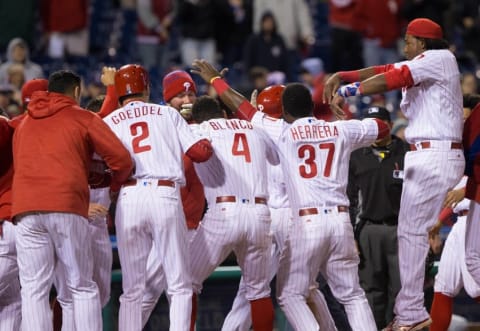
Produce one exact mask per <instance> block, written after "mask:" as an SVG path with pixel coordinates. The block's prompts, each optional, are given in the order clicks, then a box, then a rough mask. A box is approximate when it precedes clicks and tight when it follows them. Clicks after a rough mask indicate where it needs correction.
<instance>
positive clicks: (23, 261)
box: [16, 213, 102, 331]
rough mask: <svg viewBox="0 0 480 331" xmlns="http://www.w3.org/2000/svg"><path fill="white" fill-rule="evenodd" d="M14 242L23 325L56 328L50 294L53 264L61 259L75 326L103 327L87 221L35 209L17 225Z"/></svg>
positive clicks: (37, 327) (90, 328) (78, 217)
mask: <svg viewBox="0 0 480 331" xmlns="http://www.w3.org/2000/svg"><path fill="white" fill-rule="evenodd" d="M17 230H18V231H17V237H16V247H17V255H18V267H19V270H20V283H21V286H22V290H21V294H22V330H23V331H27V330H28V331H30V330H39V331H43V330H45V331H50V330H52V328H53V326H52V313H51V310H50V307H49V302H48V297H49V293H50V289H51V287H52V282H53V276H54V267H55V264H56V263H62V264H63V265H64V266H65V268H64V271H65V279H66V283H67V286H68V289H69V291H70V292H71V293H72V297H73V316H74V320H75V328H76V329H77V330H92V331H100V330H102V314H101V306H100V299H99V294H98V287H97V285H96V284H95V282H93V281H92V268H93V262H92V260H93V259H92V253H91V245H90V240H91V237H90V229H89V225H88V220H87V219H86V218H84V217H82V216H79V215H75V214H68V213H32V214H28V215H26V216H23V217H21V219H20V221H19V222H18V225H17Z"/></svg>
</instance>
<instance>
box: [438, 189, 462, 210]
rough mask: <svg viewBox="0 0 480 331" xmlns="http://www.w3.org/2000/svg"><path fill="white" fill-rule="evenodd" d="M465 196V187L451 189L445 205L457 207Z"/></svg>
mask: <svg viewBox="0 0 480 331" xmlns="http://www.w3.org/2000/svg"><path fill="white" fill-rule="evenodd" d="M463 198H465V190H464V189H463V188H461V189H458V190H451V191H449V192H448V193H447V196H446V197H445V201H444V202H443V207H452V208H453V207H455V206H456V205H457V204H458V203H459V202H460V201H462V200H463Z"/></svg>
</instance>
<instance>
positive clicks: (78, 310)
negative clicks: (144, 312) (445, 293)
mask: <svg viewBox="0 0 480 331" xmlns="http://www.w3.org/2000/svg"><path fill="white" fill-rule="evenodd" d="M48 91H49V92H43V91H37V92H35V93H34V94H33V96H32V99H31V100H30V103H29V105H28V116H25V118H24V119H23V120H22V122H21V123H20V124H19V126H18V127H17V128H16V129H15V134H14V140H13V157H14V164H15V173H14V178H13V186H12V215H13V216H14V217H15V220H16V222H17V235H16V249H17V256H18V265H19V274H20V283H21V287H22V289H21V296H22V329H25V330H51V329H52V318H51V312H50V308H49V305H48V294H49V291H50V288H51V285H52V280H53V274H54V266H55V264H57V263H61V264H63V265H64V267H65V268H64V271H65V278H66V283H67V286H68V287H69V289H70V291H71V292H72V296H73V309H74V322H75V328H76V329H78V330H86V329H88V330H101V329H102V318H101V307H100V300H99V294H98V288H97V286H96V284H95V283H94V282H93V281H92V254H91V248H90V245H89V244H90V233H89V226H88V220H87V213H88V194H89V193H88V185H87V177H88V166H89V163H90V160H91V157H92V154H93V153H94V152H95V153H97V154H98V155H99V156H100V157H102V158H103V159H104V160H105V162H106V164H107V165H108V167H109V168H110V169H111V170H112V176H113V177H112V188H113V189H114V190H115V189H116V186H119V185H120V183H122V182H123V181H124V180H126V179H127V178H128V176H129V174H130V172H131V170H132V167H133V165H132V162H131V160H130V158H129V154H128V151H127V150H126V149H125V148H124V147H123V145H122V144H121V142H120V141H119V140H118V139H117V138H116V137H115V135H114V134H113V132H112V131H111V130H109V128H108V126H107V125H106V124H105V123H104V122H103V121H101V119H99V118H98V117H97V116H96V115H94V114H92V113H90V112H87V111H85V110H84V109H82V108H80V107H79V106H78V105H77V102H78V100H79V97H80V77H78V76H77V75H75V74H74V73H72V72H70V71H64V70H62V71H57V72H54V73H52V74H51V75H50V77H49V80H48ZM60 128H61V129H60Z"/></svg>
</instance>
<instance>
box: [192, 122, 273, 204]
mask: <svg viewBox="0 0 480 331" xmlns="http://www.w3.org/2000/svg"><path fill="white" fill-rule="evenodd" d="M197 128H198V130H200V132H202V135H207V136H209V138H210V139H211V143H212V146H213V150H214V154H213V156H212V157H211V158H210V160H208V161H207V162H204V163H201V164H195V169H196V170H197V174H198V176H199V178H200V180H201V182H202V184H203V185H204V189H205V196H206V198H207V201H209V202H212V201H214V199H215V197H217V196H225V195H234V196H236V197H239V198H245V199H251V198H254V197H265V198H266V197H267V196H268V190H267V163H278V160H277V156H276V152H275V150H274V146H273V144H272V143H271V141H270V140H269V138H268V137H267V136H266V135H265V134H264V133H263V132H262V131H260V130H258V129H255V128H254V127H253V126H252V124H251V123H249V122H247V121H243V120H239V119H224V118H218V119H211V120H209V121H206V122H203V123H202V124H201V125H199V126H197Z"/></svg>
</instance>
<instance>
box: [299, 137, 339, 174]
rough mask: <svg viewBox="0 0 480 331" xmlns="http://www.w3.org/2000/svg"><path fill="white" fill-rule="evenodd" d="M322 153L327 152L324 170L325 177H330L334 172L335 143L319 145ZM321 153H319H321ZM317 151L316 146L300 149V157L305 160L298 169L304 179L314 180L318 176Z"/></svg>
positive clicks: (304, 146) (302, 146)
mask: <svg viewBox="0 0 480 331" xmlns="http://www.w3.org/2000/svg"><path fill="white" fill-rule="evenodd" d="M318 147H319V149H320V151H322V150H326V152H327V159H326V160H325V167H324V168H323V176H324V177H330V174H331V170H332V161H333V154H334V153H335V144H334V143H322V144H319V145H318ZM320 151H319V152H320ZM316 154H317V149H316V148H315V146H314V145H309V144H307V145H301V146H300V147H299V148H298V157H299V158H301V159H303V162H304V163H303V164H301V165H300V166H299V167H298V170H299V172H300V176H302V177H303V178H313V177H316V176H317V174H318V167H317V163H318V161H317V155H316Z"/></svg>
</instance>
